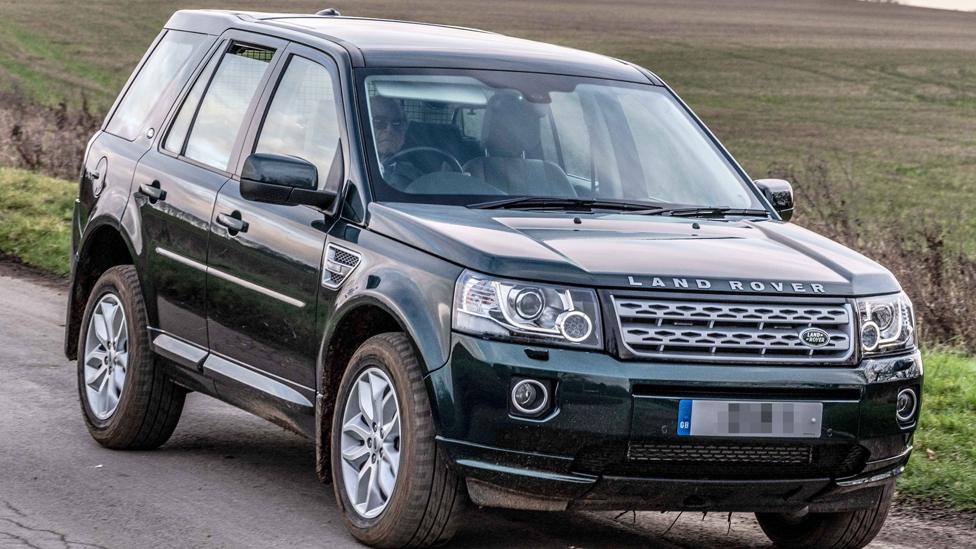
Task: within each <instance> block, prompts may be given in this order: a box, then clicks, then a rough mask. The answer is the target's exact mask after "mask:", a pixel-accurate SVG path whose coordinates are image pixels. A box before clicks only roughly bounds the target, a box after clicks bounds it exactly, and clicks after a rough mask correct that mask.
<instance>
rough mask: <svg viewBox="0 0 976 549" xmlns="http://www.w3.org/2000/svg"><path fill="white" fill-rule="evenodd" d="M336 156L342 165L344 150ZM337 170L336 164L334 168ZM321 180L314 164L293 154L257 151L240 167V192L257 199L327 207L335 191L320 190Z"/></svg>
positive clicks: (259, 200) (250, 198)
mask: <svg viewBox="0 0 976 549" xmlns="http://www.w3.org/2000/svg"><path fill="white" fill-rule="evenodd" d="M340 150H341V149H340ZM337 157H338V160H339V164H340V166H341V161H342V160H341V159H342V156H341V153H338V154H337ZM339 169H340V170H341V167H340V168H339ZM335 170H336V168H335V166H333V169H332V171H335ZM331 175H332V174H330V176H331ZM318 184H319V178H318V170H317V169H316V168H315V165H314V164H312V163H310V162H308V161H306V160H303V159H301V158H296V157H294V156H284V155H280V154H267V153H254V154H252V155H251V156H249V157H247V160H245V161H244V168H243V169H242V170H241V196H243V197H244V198H245V199H247V200H253V201H255V202H268V203H271V204H290V205H297V204H306V205H308V206H315V207H317V208H322V209H327V208H328V207H329V206H331V205H332V202H333V201H335V197H336V193H335V192H332V191H325V190H319V188H318Z"/></svg>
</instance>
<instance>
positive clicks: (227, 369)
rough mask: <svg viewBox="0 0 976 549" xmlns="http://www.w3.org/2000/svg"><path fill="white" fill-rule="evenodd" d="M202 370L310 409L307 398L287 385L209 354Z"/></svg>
mask: <svg viewBox="0 0 976 549" xmlns="http://www.w3.org/2000/svg"><path fill="white" fill-rule="evenodd" d="M203 369H204V370H209V371H211V372H214V373H218V374H220V375H223V376H225V377H229V378H230V379H233V380H234V381H237V382H238V383H241V384H243V385H247V386H248V387H251V388H253V389H257V390H258V391H261V392H262V393H267V394H268V395H271V396H273V397H275V398H278V399H281V400H284V401H287V402H291V403H292V404H297V405H298V406H303V407H306V408H311V407H312V403H311V402H309V400H308V399H307V398H305V397H304V396H303V395H302V394H301V393H299V392H298V391H296V390H295V389H292V388H291V387H289V386H288V385H285V384H284V383H282V382H280V381H277V380H274V379H272V378H270V377H268V376H266V375H264V374H261V373H258V372H256V371H254V370H251V369H250V368H245V367H244V366H241V365H239V364H236V363H234V362H231V361H229V360H227V359H225V358H222V357H220V356H217V355H215V354H212V353H211V355H210V356H208V357H207V360H205V361H204V362H203Z"/></svg>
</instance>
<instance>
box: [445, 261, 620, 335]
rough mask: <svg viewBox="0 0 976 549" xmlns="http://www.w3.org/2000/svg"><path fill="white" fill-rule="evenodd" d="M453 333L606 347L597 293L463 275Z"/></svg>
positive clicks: (455, 308) (455, 305)
mask: <svg viewBox="0 0 976 549" xmlns="http://www.w3.org/2000/svg"><path fill="white" fill-rule="evenodd" d="M454 329H455V330H457V331H459V332H465V333H468V334H472V335H476V336H489V337H500V338H506V339H515V340H526V341H537V342H539V343H546V344H551V345H552V344H555V345H572V346H579V347H590V348H594V349H596V348H602V347H603V335H602V334H603V330H602V329H601V328H600V308H599V306H598V305H597V297H596V292H594V291H593V290H587V289H579V288H564V287H559V286H552V285H549V284H535V283H530V282H517V281H514V280H503V279H499V278H494V277H490V276H486V275H481V274H476V273H471V272H468V271H465V272H464V273H462V274H461V276H460V277H459V278H458V281H457V287H456V288H455V290H454Z"/></svg>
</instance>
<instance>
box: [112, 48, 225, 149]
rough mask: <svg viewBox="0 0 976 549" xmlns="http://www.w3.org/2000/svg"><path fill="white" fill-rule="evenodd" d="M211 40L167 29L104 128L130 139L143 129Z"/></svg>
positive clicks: (185, 77)
mask: <svg viewBox="0 0 976 549" xmlns="http://www.w3.org/2000/svg"><path fill="white" fill-rule="evenodd" d="M212 43H213V42H212V39H210V40H208V37H207V36H206V35H203V34H196V33H192V32H183V31H174V30H171V31H166V34H165V35H164V36H163V37H162V38H161V39H160V41H159V43H157V44H156V48H155V49H154V50H153V52H152V54H151V55H150V56H149V59H147V60H146V62H145V63H144V64H143V66H142V68H140V69H139V73H138V74H137V75H136V78H135V80H133V81H132V84H131V85H130V86H129V89H128V90H127V91H126V92H125V96H123V98H122V100H121V101H120V102H119V105H118V107H117V108H116V109H115V113H114V114H113V115H112V119H111V120H110V121H109V123H108V125H107V126H106V128H105V131H107V132H108V133H110V134H113V135H116V136H118V137H121V138H123V139H127V140H129V141H132V140H134V139H135V138H136V137H138V136H139V135H140V134H141V133H142V132H143V131H144V130H145V129H146V127H145V126H146V125H147V121H148V119H149V115H150V114H151V113H152V111H153V109H154V108H155V107H156V105H157V104H159V103H160V99H161V98H163V97H172V95H175V94H176V93H177V92H178V91H179V88H180V87H182V84H183V82H185V81H186V79H187V78H188V77H189V73H190V71H191V70H192V69H193V67H194V66H196V64H197V63H198V62H193V63H191V61H194V60H195V59H197V55H198V54H200V53H201V52H202V50H203V48H204V47H205V46H206V45H207V44H212ZM170 101H172V99H170Z"/></svg>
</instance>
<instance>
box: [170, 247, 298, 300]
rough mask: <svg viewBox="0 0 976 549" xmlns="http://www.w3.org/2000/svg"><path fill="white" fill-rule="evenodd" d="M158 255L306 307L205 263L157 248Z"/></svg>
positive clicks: (290, 298)
mask: <svg viewBox="0 0 976 549" xmlns="http://www.w3.org/2000/svg"><path fill="white" fill-rule="evenodd" d="M156 253H158V254H159V255H161V256H163V257H168V258H170V259H172V260H173V261H176V262H178V263H182V264H184V265H186V266H188V267H192V268H194V269H197V270H199V271H203V272H205V273H207V274H211V275H214V276H216V277H217V278H222V279H224V280H226V281H228V282H231V283H234V284H237V285H238V286H243V287H245V288H247V289H249V290H253V291H255V292H258V293H260V294H264V295H266V296H268V297H271V298H274V299H277V300H278V301H282V302H284V303H287V304H289V305H291V306H293V307H298V308H302V307H304V306H305V302H304V301H299V300H297V299H295V298H293V297H288V296H286V295H285V294H281V293H278V292H276V291H274V290H271V289H268V288H265V287H264V286H258V285H257V284H255V283H253V282H248V281H247V280H244V279H243V278H238V277H236V276H234V275H232V274H227V273H225V272H223V271H221V270H219V269H214V268H213V267H209V266H207V265H204V264H203V263H200V262H197V261H194V260H192V259H190V258H187V257H183V256H181V255H179V254H176V253H173V252H171V251H169V250H167V249H165V248H158V247H157V248H156Z"/></svg>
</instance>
